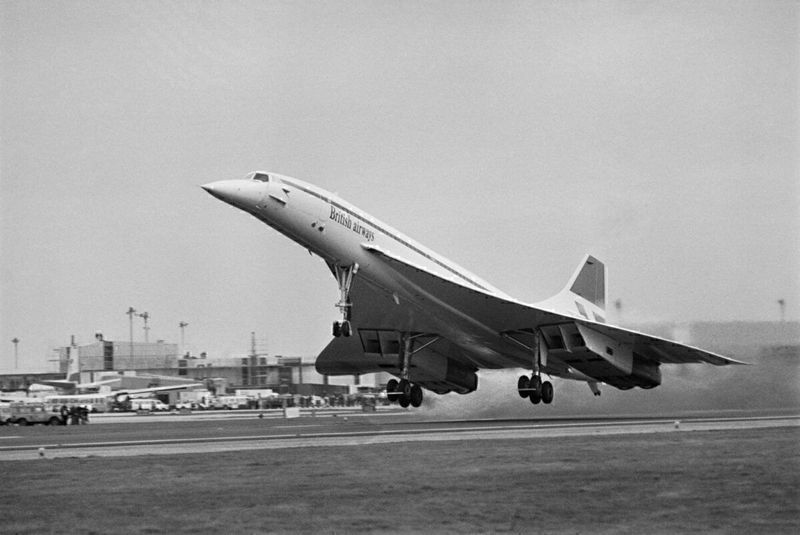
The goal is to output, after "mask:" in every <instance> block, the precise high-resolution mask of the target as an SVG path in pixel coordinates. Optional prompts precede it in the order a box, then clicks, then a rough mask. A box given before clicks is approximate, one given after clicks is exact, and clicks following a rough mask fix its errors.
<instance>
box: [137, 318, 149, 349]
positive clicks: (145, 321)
mask: <svg viewBox="0 0 800 535" xmlns="http://www.w3.org/2000/svg"><path fill="white" fill-rule="evenodd" d="M137 316H139V317H140V318H142V319H143V320H144V341H145V343H146V342H149V341H150V336H149V333H150V327H148V325H147V320H149V319H150V314H149V313H148V312H142V313H141V314H137Z"/></svg>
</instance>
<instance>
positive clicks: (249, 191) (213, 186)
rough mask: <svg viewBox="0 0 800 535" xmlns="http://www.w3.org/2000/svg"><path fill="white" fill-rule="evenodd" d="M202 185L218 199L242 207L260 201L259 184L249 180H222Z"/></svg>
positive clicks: (245, 207)
mask: <svg viewBox="0 0 800 535" xmlns="http://www.w3.org/2000/svg"><path fill="white" fill-rule="evenodd" d="M201 187H202V188H203V189H204V190H206V191H207V192H209V193H210V194H211V195H213V196H214V197H216V198H217V199H219V200H221V201H225V202H226V203H228V204H232V205H233V206H236V207H238V208H242V209H247V207H248V206H250V205H254V204H255V203H256V202H257V201H258V193H259V191H258V185H257V184H253V182H251V181H249V180H220V181H218V182H211V183H209V184H204V185H202V186H201Z"/></svg>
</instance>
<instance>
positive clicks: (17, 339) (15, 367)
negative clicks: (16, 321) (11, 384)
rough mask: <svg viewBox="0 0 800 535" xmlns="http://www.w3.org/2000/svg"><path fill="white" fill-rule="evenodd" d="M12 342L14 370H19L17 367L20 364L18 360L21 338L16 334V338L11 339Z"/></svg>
mask: <svg viewBox="0 0 800 535" xmlns="http://www.w3.org/2000/svg"><path fill="white" fill-rule="evenodd" d="M11 343H12V344H14V371H17V367H18V364H17V362H18V358H17V357H18V353H17V345H18V344H19V338H17V337H16V336H15V337H14V338H12V339H11Z"/></svg>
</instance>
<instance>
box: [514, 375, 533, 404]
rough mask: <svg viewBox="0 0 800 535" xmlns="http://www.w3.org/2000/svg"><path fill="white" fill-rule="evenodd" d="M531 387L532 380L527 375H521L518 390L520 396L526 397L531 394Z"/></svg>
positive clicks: (518, 380)
mask: <svg viewBox="0 0 800 535" xmlns="http://www.w3.org/2000/svg"><path fill="white" fill-rule="evenodd" d="M530 387H531V380H530V378H529V377H528V376H527V375H520V376H519V379H517V392H519V397H521V398H523V399H525V398H527V397H528V396H530V395H531V393H530V391H529V390H528V389H529V388H530Z"/></svg>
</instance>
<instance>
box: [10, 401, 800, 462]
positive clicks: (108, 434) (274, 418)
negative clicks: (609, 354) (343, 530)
mask: <svg viewBox="0 0 800 535" xmlns="http://www.w3.org/2000/svg"><path fill="white" fill-rule="evenodd" d="M280 415H281V413H269V414H265V413H258V412H255V411H253V412H250V411H247V412H216V413H198V414H190V415H177V414H174V415H152V416H137V415H105V416H100V417H96V418H94V421H93V423H90V424H89V425H86V426H66V427H60V426H59V427H41V426H36V427H2V428H0V461H14V460H31V459H38V458H42V457H44V458H50V459H52V458H60V457H98V456H99V457H128V456H137V455H181V454H202V453H213V452H223V451H237V450H260V449H264V450H268V449H280V448H313V447H331V446H358V445H365V444H388V443H398V442H433V441H435V442H440V441H475V440H529V441H530V440H539V439H548V438H552V437H565V436H603V435H624V434H654V433H682V432H692V431H710V430H730V429H756V428H774V427H797V426H800V414H798V413H796V411H792V412H789V411H773V412H772V413H770V414H756V415H753V414H747V413H734V414H720V413H704V414H699V415H688V416H687V415H676V416H660V417H652V416H647V417H636V416H628V417H607V418H596V417H593V418H558V419H526V420H426V419H425V415H424V413H422V412H385V413H381V412H379V413H361V412H354V411H349V412H348V411H316V412H315V413H314V414H313V415H312V414H311V412H307V413H305V414H304V415H303V416H301V417H300V418H294V419H284V418H282V417H280Z"/></svg>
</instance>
